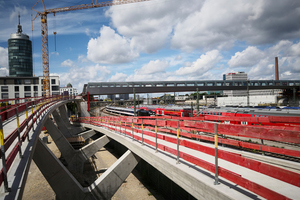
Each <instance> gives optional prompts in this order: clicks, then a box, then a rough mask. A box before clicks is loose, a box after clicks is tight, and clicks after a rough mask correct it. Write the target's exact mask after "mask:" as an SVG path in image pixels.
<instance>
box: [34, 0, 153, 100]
mask: <svg viewBox="0 0 300 200" xmlns="http://www.w3.org/2000/svg"><path fill="white" fill-rule="evenodd" d="M40 1H41V0H38V1H37V2H36V3H35V4H34V6H33V7H32V8H31V29H32V31H33V21H34V20H35V19H36V18H37V17H38V16H41V37H42V60H43V96H46V97H48V96H50V81H49V52H48V25H47V15H48V14H52V13H53V14H54V15H55V13H58V12H66V11H73V10H83V9H88V8H99V7H107V6H115V5H122V4H129V3H136V2H144V1H149V0H114V1H106V2H99V3H98V2H97V0H96V1H95V4H94V3H93V0H92V3H91V4H82V5H75V6H68V7H62V8H52V9H46V7H45V3H44V0H42V3H43V7H44V11H41V12H40V11H37V10H35V9H34V7H35V6H36V5H37V4H38V3H39V2H40ZM33 11H36V12H37V14H36V15H35V17H33V14H32V12H33ZM54 34H56V32H55V33H54Z"/></svg>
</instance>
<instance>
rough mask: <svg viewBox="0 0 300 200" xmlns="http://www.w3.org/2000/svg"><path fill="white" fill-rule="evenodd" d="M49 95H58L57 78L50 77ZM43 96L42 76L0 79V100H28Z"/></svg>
mask: <svg viewBox="0 0 300 200" xmlns="http://www.w3.org/2000/svg"><path fill="white" fill-rule="evenodd" d="M49 78H50V95H59V94H60V93H59V76H50V77H49ZM42 95H43V76H39V77H0V98H1V99H14V98H28V97H38V96H42Z"/></svg>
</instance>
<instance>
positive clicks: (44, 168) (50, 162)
mask: <svg viewBox="0 0 300 200" xmlns="http://www.w3.org/2000/svg"><path fill="white" fill-rule="evenodd" d="M33 160H34V162H35V163H36V165H37V166H38V168H39V169H40V171H41V172H42V174H43V176H44V177H45V178H46V180H47V182H48V183H49V185H50V186H51V188H52V189H53V191H54V192H55V194H56V199H74V200H81V199H94V198H93V196H92V195H91V194H88V193H85V192H84V188H83V187H82V186H81V185H80V184H79V183H78V181H77V180H76V179H75V178H74V177H73V176H72V174H71V173H70V172H69V171H68V170H67V169H66V168H65V166H64V165H63V164H62V163H61V162H60V161H59V160H58V159H57V158H56V157H55V155H54V154H53V153H52V152H51V151H50V150H49V149H48V148H47V146H45V144H44V143H43V142H42V141H41V140H40V139H38V142H37V145H36V149H35V151H34V154H33Z"/></svg>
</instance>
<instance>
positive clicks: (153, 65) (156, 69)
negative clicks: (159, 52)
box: [137, 60, 169, 75]
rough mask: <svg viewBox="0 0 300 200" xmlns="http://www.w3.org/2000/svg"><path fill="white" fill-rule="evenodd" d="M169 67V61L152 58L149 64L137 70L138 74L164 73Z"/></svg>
mask: <svg viewBox="0 0 300 200" xmlns="http://www.w3.org/2000/svg"><path fill="white" fill-rule="evenodd" d="M168 67H169V63H168V62H167V61H161V60H155V61H154V60H151V61H150V62H149V63H148V64H146V65H144V66H143V67H142V68H141V69H139V70H137V74H140V75H142V74H155V73H162V72H165V70H166V69H167V68H168Z"/></svg>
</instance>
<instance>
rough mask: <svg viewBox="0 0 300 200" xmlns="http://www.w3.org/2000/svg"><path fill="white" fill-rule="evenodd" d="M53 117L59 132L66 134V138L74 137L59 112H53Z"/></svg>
mask: <svg viewBox="0 0 300 200" xmlns="http://www.w3.org/2000/svg"><path fill="white" fill-rule="evenodd" d="M52 116H53V118H54V120H55V122H56V124H57V126H58V128H59V130H60V131H61V132H62V133H63V134H64V136H65V137H72V136H73V135H72V133H71V132H70V131H69V129H68V128H67V126H66V124H65V123H64V121H63V120H62V118H61V116H60V115H59V114H58V112H57V111H56V110H54V111H53V112H52Z"/></svg>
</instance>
